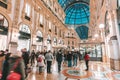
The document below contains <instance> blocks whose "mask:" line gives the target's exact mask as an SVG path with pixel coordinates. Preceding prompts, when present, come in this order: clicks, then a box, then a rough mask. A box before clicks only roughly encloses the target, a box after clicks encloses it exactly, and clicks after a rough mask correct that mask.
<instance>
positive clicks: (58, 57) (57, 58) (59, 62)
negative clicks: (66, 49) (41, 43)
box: [56, 50, 63, 72]
mask: <svg viewBox="0 0 120 80" xmlns="http://www.w3.org/2000/svg"><path fill="white" fill-rule="evenodd" d="M56 60H57V63H58V72H60V71H61V63H62V61H63V54H62V51H61V50H59V52H58V53H57V55H56Z"/></svg>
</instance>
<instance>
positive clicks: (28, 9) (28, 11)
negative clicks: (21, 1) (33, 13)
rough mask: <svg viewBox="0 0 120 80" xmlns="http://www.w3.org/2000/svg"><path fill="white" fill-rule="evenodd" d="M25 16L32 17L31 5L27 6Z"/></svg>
mask: <svg viewBox="0 0 120 80" xmlns="http://www.w3.org/2000/svg"><path fill="white" fill-rule="evenodd" d="M25 15H26V16H29V17H30V5H29V4H26V6H25Z"/></svg>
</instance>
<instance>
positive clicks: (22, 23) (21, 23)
mask: <svg viewBox="0 0 120 80" xmlns="http://www.w3.org/2000/svg"><path fill="white" fill-rule="evenodd" d="M21 25H27V26H28V27H29V29H30V32H31V35H32V27H31V25H29V24H27V23H24V22H20V23H19V24H18V29H20V26H21Z"/></svg>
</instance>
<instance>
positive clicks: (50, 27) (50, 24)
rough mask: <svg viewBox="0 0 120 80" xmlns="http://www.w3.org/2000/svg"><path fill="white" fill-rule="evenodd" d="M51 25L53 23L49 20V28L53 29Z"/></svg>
mask: <svg viewBox="0 0 120 80" xmlns="http://www.w3.org/2000/svg"><path fill="white" fill-rule="evenodd" d="M51 26H52V24H51V22H50V21H49V29H51Z"/></svg>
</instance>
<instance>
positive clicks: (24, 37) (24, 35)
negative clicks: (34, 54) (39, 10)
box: [17, 24, 31, 51]
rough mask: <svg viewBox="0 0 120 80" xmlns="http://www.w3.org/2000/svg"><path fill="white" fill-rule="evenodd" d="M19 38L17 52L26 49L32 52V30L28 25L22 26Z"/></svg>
mask: <svg viewBox="0 0 120 80" xmlns="http://www.w3.org/2000/svg"><path fill="white" fill-rule="evenodd" d="M19 34H20V35H19V37H18V48H17V50H21V49H23V48H26V49H27V51H30V39H31V35H30V29H29V27H28V26H27V25H24V24H23V25H21V26H20V31H19Z"/></svg>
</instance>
